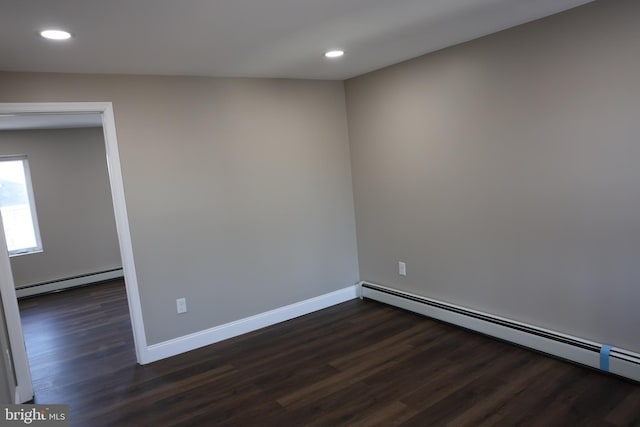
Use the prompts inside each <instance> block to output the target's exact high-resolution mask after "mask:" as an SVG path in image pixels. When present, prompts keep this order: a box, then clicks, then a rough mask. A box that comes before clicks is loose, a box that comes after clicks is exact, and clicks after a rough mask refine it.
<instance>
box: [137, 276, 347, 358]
mask: <svg viewBox="0 0 640 427" xmlns="http://www.w3.org/2000/svg"><path fill="white" fill-rule="evenodd" d="M357 297H358V286H356V285H354V286H349V287H346V288H344V289H339V290H337V291H334V292H331V293H328V294H324V295H320V296H317V297H315V298H310V299H308V300H304V301H300V302H297V303H294V304H290V305H287V306H284V307H280V308H276V309H274V310H270V311H266V312H264V313H260V314H256V315H255V316H251V317H246V318H244V319H240V320H236V321H234V322H230V323H225V324H224V325H220V326H215V327H213V328H210V329H206V330H203V331H200V332H195V333H192V334H189V335H185V336H183V337H179V338H174V339H171V340H168V341H164V342H161V343H158V344H153V345H150V346H148V347H147V349H146V352H145V354H144V355H143V357H142V359H143V360H141V361H140V363H141V364H147V363H152V362H155V361H157V360H161V359H165V358H167V357H171V356H175V355H177V354H180V353H185V352H187V351H191V350H195V349H197V348H200V347H204V346H207V345H210V344H214V343H216V342H219V341H223V340H226V339H229V338H233V337H235V336H238V335H242V334H246V333H247V332H252V331H255V330H257V329H262V328H264V327H267V326H271V325H274V324H276V323H280V322H284V321H286V320H290V319H293V318H296V317H299V316H303V315H305V314H309V313H312V312H314V311H318V310H322V309H324V308H327V307H331V306H332V305H336V304H340V303H343V302H345V301H349V300H352V299H355V298H357Z"/></svg>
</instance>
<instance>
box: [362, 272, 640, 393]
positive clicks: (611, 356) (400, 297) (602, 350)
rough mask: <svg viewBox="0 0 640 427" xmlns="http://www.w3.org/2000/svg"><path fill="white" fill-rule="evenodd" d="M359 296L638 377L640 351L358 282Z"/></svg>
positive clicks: (629, 376) (604, 369)
mask: <svg viewBox="0 0 640 427" xmlns="http://www.w3.org/2000/svg"><path fill="white" fill-rule="evenodd" d="M361 292H362V293H361V296H362V297H363V298H368V299H372V300H375V301H379V302H382V303H385V304H389V305H392V306H395V307H399V308H402V309H405V310H409V311H412V312H414V313H418V314H422V315H424V316H427V317H431V318H434V319H438V320H441V321H444V322H447V323H451V324H454V325H457V326H461V327H463V328H467V329H471V330H473V331H476V332H480V333H482V334H486V335H490V336H493V337H496V338H499V339H502V340H505V341H509V342H513V343H515V344H518V345H521V346H523V347H528V348H531V349H534V350H538V351H541V352H543V353H547V354H550V355H553V356H557V357H560V358H563V359H566V360H570V361H572V362H576V363H580V364H582V365H586V366H589V367H592V368H596V369H600V370H602V371H606V372H610V373H612V374H616V375H620V376H623V377H626V378H629V379H632V380H635V381H640V354H638V353H634V352H631V351H628V350H624V349H621V348H617V347H613V346H610V345H607V344H602V343H597V342H593V341H589V340H585V339H582V338H578V337H573V336H570V335H565V334H562V333H559V332H555V331H552V330H549V329H544V328H539V327H537V326H532V325H527V324H525V323H521V322H517V321H514V320H511V319H506V318H504V317H499V316H494V315H492V314H488V313H483V312H480V311H476V310H471V309H468V308H465V307H460V306H457V305H453V304H449V303H445V302H442V301H437V300H434V299H430V298H425V297H423V296H420V295H415V294H412V293H408V292H404V291H400V290H397V289H393V288H389V287H386V286H382V285H378V284H374V283H369V282H362V283H361Z"/></svg>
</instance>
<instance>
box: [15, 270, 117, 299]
mask: <svg viewBox="0 0 640 427" xmlns="http://www.w3.org/2000/svg"><path fill="white" fill-rule="evenodd" d="M123 276H124V273H123V272H122V269H121V268H116V269H113V270H108V271H101V272H99V273H92V274H84V275H82V276H77V277H72V278H69V279H61V280H55V281H52V282H47V283H41V284H35V285H28V286H23V287H20V288H16V296H17V297H18V298H23V297H29V296H33V295H40V294H46V293H49V292H56V291H61V290H63V289H68V288H73V287H76V286H82V285H88V284H90V283H97V282H102V281H105V280H111V279H118V278H120V277H123Z"/></svg>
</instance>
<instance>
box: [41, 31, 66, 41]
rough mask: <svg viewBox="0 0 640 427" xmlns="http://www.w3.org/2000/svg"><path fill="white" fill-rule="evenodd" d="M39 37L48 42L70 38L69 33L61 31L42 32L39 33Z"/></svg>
mask: <svg viewBox="0 0 640 427" xmlns="http://www.w3.org/2000/svg"><path fill="white" fill-rule="evenodd" d="M40 35H41V36H42V37H44V38H45V39H49V40H68V39H70V38H71V33H69V32H67V31H62V30H44V31H40Z"/></svg>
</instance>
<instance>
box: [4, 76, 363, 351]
mask: <svg viewBox="0 0 640 427" xmlns="http://www.w3.org/2000/svg"><path fill="white" fill-rule="evenodd" d="M56 101H57V102H61V101H111V102H113V106H114V112H115V120H116V128H117V135H118V144H119V148H120V157H121V162H122V173H123V180H124V189H125V197H126V202H127V207H128V214H129V222H130V227H131V237H132V243H133V250H134V257H135V261H136V267H137V274H138V281H139V286H140V295H141V301H142V313H143V317H144V321H145V328H146V335H147V339H148V342H149V344H154V343H158V342H161V341H164V340H167V339H171V338H175V337H179V336H182V335H185V334H188V333H192V332H196V331H199V330H203V329H205V328H209V327H213V326H216V325H220V324H223V323H226V322H230V321H233V320H237V319H241V318H244V317H247V316H250V315H254V314H257V313H261V312H264V311H267V310H270V309H274V308H277V307H281V306H284V305H287V304H291V303H294V302H297V301H301V300H304V299H307V298H312V297H315V296H318V295H321V294H324V293H327V292H331V291H334V290H337V289H340V288H343V287H346V286H350V285H353V284H354V283H355V282H356V281H357V280H358V264H357V252H356V238H355V224H354V210H353V196H352V187H351V175H350V164H349V148H348V139H347V123H346V111H345V100H344V88H343V84H342V83H341V82H325V81H297V80H254V79H212V78H189V77H184V78H179V77H148V76H99V75H71V74H29V73H0V102H56ZM178 297H186V298H187V304H188V308H189V312H188V313H186V314H184V315H177V314H176V304H175V300H176V298H178Z"/></svg>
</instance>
